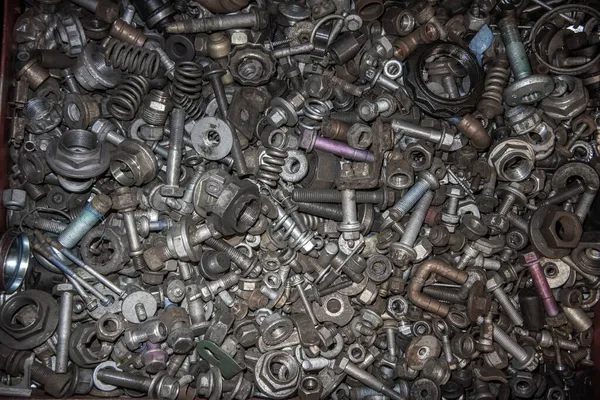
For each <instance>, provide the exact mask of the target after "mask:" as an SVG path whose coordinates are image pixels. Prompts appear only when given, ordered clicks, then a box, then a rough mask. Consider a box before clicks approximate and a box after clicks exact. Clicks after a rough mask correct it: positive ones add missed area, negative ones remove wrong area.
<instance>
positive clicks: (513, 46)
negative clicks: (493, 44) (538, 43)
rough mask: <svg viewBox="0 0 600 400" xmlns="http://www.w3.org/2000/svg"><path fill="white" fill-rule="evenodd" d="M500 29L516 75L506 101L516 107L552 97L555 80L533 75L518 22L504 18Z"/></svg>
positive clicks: (510, 18) (507, 89) (505, 97)
mask: <svg viewBox="0 0 600 400" xmlns="http://www.w3.org/2000/svg"><path fill="white" fill-rule="evenodd" d="M498 27H499V29H500V35H501V36H502V41H503V42H504V47H505V48H506V56H507V57H508V61H509V63H510V68H511V70H512V73H513V75H514V82H513V83H512V84H511V85H510V86H508V87H507V88H506V89H505V90H504V95H503V97H504V101H505V102H506V103H507V104H508V105H510V106H516V105H519V104H531V103H536V102H538V101H540V100H541V99H543V98H545V97H547V96H548V95H550V93H552V91H553V90H554V80H553V79H552V77H551V76H549V75H532V70H531V65H530V64H529V58H528V57H527V52H526V51H525V46H524V45H523V42H522V41H521V34H520V32H519V28H518V25H517V20H516V19H515V18H514V17H511V16H508V17H504V18H502V19H501V20H500V22H499V23H498Z"/></svg>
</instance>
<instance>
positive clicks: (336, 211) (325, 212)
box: [298, 203, 343, 222]
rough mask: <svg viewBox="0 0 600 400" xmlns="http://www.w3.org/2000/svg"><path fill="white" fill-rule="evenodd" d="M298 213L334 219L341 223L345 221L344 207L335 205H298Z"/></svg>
mask: <svg viewBox="0 0 600 400" xmlns="http://www.w3.org/2000/svg"><path fill="white" fill-rule="evenodd" d="M298 211H300V212H303V213H306V214H310V215H315V216H317V217H322V218H327V219H332V220H334V221H336V222H341V221H342V219H343V212H342V207H340V206H338V205H333V204H327V203H298Z"/></svg>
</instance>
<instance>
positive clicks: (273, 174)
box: [256, 147, 288, 188]
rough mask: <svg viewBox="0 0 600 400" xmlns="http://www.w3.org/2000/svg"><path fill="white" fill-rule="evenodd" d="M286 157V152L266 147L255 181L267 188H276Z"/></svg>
mask: <svg viewBox="0 0 600 400" xmlns="http://www.w3.org/2000/svg"><path fill="white" fill-rule="evenodd" d="M287 156H288V153H287V151H285V150H283V149H281V148H278V147H268V148H267V149H266V151H265V154H264V155H263V157H262V159H261V160H260V164H259V166H258V172H257V173H256V180H257V181H259V182H261V183H262V184H264V185H266V186H268V187H271V188H274V187H276V186H277V182H278V181H279V174H280V173H281V171H283V166H284V165H285V159H286V158H287Z"/></svg>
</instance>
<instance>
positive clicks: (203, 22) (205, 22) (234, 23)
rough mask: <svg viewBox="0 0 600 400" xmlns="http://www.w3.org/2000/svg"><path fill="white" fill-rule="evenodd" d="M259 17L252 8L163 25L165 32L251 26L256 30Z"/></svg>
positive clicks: (216, 29)
mask: <svg viewBox="0 0 600 400" xmlns="http://www.w3.org/2000/svg"><path fill="white" fill-rule="evenodd" d="M260 24H261V17H260V14H259V13H258V11H256V9H254V8H252V9H251V10H250V11H249V12H247V13H238V14H233V15H217V16H214V17H209V18H202V19H200V18H196V19H188V20H186V21H181V22H170V23H168V24H167V25H166V26H165V32H167V33H201V32H217V31H226V30H229V29H243V28H251V29H252V30H258V28H259V27H260Z"/></svg>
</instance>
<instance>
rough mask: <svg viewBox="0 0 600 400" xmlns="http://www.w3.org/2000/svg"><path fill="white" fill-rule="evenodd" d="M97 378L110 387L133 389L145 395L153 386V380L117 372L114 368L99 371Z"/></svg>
mask: <svg viewBox="0 0 600 400" xmlns="http://www.w3.org/2000/svg"><path fill="white" fill-rule="evenodd" d="M97 376H98V379H100V380H101V381H102V382H104V383H106V384H108V385H114V386H117V387H121V388H126V389H132V390H136V391H138V392H143V393H147V392H148V390H149V389H150V385H152V378H146V377H144V376H141V375H134V374H130V373H127V372H123V371H117V370H115V369H112V368H103V369H101V370H99V371H98V373H97Z"/></svg>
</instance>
